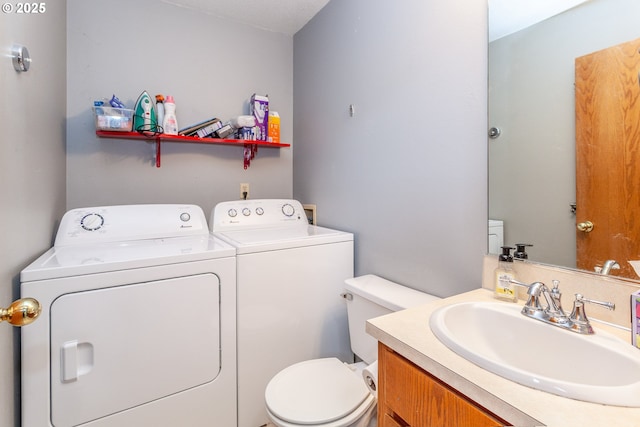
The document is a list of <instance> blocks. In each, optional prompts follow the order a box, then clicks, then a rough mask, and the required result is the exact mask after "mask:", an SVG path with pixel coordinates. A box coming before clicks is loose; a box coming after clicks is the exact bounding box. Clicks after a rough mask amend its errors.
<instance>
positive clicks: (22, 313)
mask: <svg viewBox="0 0 640 427" xmlns="http://www.w3.org/2000/svg"><path fill="white" fill-rule="evenodd" d="M41 311H42V306H41V305H40V303H39V302H38V300H37V299H35V298H21V299H19V300H16V301H14V302H13V303H12V304H11V305H10V306H9V307H8V308H0V322H9V323H10V324H12V325H13V326H24V325H28V324H29V323H31V322H33V321H34V320H36V319H37V318H38V316H39V315H40V312H41Z"/></svg>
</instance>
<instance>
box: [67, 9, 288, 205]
mask: <svg viewBox="0 0 640 427" xmlns="http://www.w3.org/2000/svg"><path fill="white" fill-rule="evenodd" d="M123 11H126V13H123ZM150 11H153V13H150ZM68 13H69V15H68V52H69V60H68V81H69V90H68V104H67V112H68V116H69V117H68V125H67V132H68V135H67V146H68V159H67V165H68V169H67V192H68V202H67V205H68V207H69V208H75V207H80V206H96V205H113V204H130V203H195V204H198V205H200V206H201V207H202V208H203V209H204V210H205V213H206V214H207V216H208V214H209V212H210V211H211V209H212V208H213V206H214V205H215V204H216V203H217V202H220V201H223V200H232V199H238V198H239V197H240V183H241V182H248V183H249V184H250V193H251V196H252V197H253V198H270V197H291V195H292V173H293V172H292V148H284V149H273V148H263V149H261V150H259V152H258V155H257V157H256V158H255V159H254V161H253V162H252V163H251V167H250V168H249V169H247V170H244V169H243V162H242V156H243V149H242V147H229V146H218V145H196V144H176V143H166V144H163V145H162V165H161V167H160V168H159V169H158V168H156V167H155V166H154V165H153V153H154V145H153V144H147V143H145V142H141V141H131V140H115V139H101V138H97V137H96V136H95V127H94V122H93V113H92V111H91V106H92V105H93V100H94V99H96V98H98V99H99V98H101V97H111V95H112V94H113V93H115V94H116V95H117V96H118V97H119V98H120V99H121V100H122V101H124V102H125V103H126V104H127V105H128V106H129V107H130V108H133V106H134V105H135V102H136V99H137V98H138V95H140V93H141V92H142V91H143V90H146V91H147V92H148V93H149V94H150V95H151V96H152V97H155V94H158V93H162V94H165V95H173V96H174V98H175V101H176V107H177V116H178V124H179V126H180V127H185V126H187V125H189V124H193V123H197V122H199V121H202V120H205V119H207V118H210V117H219V118H222V119H224V120H227V119H229V118H231V117H233V116H237V115H239V114H246V113H247V112H248V110H247V108H248V104H247V101H248V99H249V97H250V96H251V94H253V93H254V92H255V93H258V94H268V95H269V98H270V106H271V108H272V109H273V110H275V111H278V112H279V113H280V116H281V122H282V125H281V126H282V129H281V139H282V141H283V142H291V141H292V126H293V125H292V116H293V113H292V104H293V76H292V73H293V40H292V38H291V37H289V36H285V35H283V34H278V33H273V32H267V31H263V30H258V29H255V28H251V27H247V26H243V25H239V24H237V23H232V22H228V21H225V20H221V19H219V18H216V17H213V16H210V15H206V14H203V13H199V12H195V11H192V10H189V9H185V8H180V7H177V6H174V5H171V4H168V3H166V2H159V1H157V0H136V1H135V2H131V1H127V0H110V1H108V2H105V1H100V0H70V1H69V12H68ZM114 23H117V24H118V25H117V28H115V27H114Z"/></svg>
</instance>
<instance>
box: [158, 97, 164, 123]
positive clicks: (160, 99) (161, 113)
mask: <svg viewBox="0 0 640 427" xmlns="http://www.w3.org/2000/svg"><path fill="white" fill-rule="evenodd" d="M156 117H157V122H158V126H162V122H163V121H164V96H163V95H162V94H159V95H156ZM156 130H157V131H158V130H160V129H158V128H157V127H156Z"/></svg>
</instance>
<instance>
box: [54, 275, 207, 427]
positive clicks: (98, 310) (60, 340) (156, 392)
mask: <svg viewBox="0 0 640 427" xmlns="http://www.w3.org/2000/svg"><path fill="white" fill-rule="evenodd" d="M219 304H220V281H219V279H218V277H217V276H216V275H215V274H212V273H207V274H198V275H193V276H187V277H179V278H173V279H167V280H159V281H152V282H146V283H139V284H133V285H126V286H117V287H112V288H105V289H99V290H91V291H85V292H77V293H70V294H66V295H63V296H61V297H59V298H58V299H57V300H56V301H54V303H53V304H52V305H51V331H50V332H51V398H52V402H51V412H52V413H51V420H52V423H53V425H55V426H56V427H62V426H75V425H79V424H83V423H86V422H88V421H91V420H96V419H99V418H102V417H105V416H108V415H110V414H113V413H116V412H119V411H123V410H126V409H128V408H132V407H134V406H138V405H142V404H145V403H147V402H150V401H153V400H156V399H161V398H163V397H165V396H168V395H171V394H174V393H178V392H181V391H183V390H186V389H189V388H192V387H197V386H199V385H202V384H205V383H208V382H210V381H212V380H213V379H214V378H215V377H216V376H217V375H218V372H219V371H220V315H219V308H220V306H219Z"/></svg>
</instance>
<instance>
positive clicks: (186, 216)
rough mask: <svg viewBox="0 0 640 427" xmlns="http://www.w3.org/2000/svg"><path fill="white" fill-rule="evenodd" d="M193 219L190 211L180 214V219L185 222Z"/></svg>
mask: <svg viewBox="0 0 640 427" xmlns="http://www.w3.org/2000/svg"><path fill="white" fill-rule="evenodd" d="M190 219H191V215H189V213H188V212H183V213H181V214H180V220H181V221H183V222H187V221H189V220H190Z"/></svg>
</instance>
